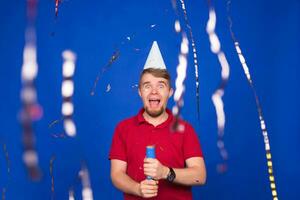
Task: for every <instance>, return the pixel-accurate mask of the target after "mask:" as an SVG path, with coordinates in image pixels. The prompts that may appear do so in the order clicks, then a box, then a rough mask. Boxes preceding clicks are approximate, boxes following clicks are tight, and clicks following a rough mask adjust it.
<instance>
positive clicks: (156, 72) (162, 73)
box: [139, 68, 171, 88]
mask: <svg viewBox="0 0 300 200" xmlns="http://www.w3.org/2000/svg"><path fill="white" fill-rule="evenodd" d="M148 73H149V74H151V75H153V76H154V77H157V78H164V79H166V80H167V81H168V84H169V87H170V88H171V76H170V74H169V72H168V71H167V70H166V69H156V68H147V69H144V70H143V71H142V73H141V75H140V81H139V87H140V86H141V80H142V77H143V76H144V74H148Z"/></svg>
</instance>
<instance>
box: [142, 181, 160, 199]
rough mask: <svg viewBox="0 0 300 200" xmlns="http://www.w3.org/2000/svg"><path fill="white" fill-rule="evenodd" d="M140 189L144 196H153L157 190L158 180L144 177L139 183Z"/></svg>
mask: <svg viewBox="0 0 300 200" xmlns="http://www.w3.org/2000/svg"><path fill="white" fill-rule="evenodd" d="M140 191H141V195H142V197H144V198H150V197H155V196H157V192H158V182H157V181H154V180H147V179H146V180H144V181H142V182H141V183H140Z"/></svg>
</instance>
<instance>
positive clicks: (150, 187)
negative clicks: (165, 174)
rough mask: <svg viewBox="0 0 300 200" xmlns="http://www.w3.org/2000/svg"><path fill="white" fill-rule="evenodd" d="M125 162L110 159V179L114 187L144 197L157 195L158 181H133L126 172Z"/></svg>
mask: <svg viewBox="0 0 300 200" xmlns="http://www.w3.org/2000/svg"><path fill="white" fill-rule="evenodd" d="M126 169H127V163H126V162H125V161H122V160H117V159H112V160H111V171H110V175H111V180H112V182H113V184H114V185H115V187H117V188H118V189H120V190H121V191H123V192H125V193H128V194H133V195H136V196H141V197H144V198H150V197H154V196H156V195H157V190H158V185H157V184H158V183H157V181H154V180H144V181H142V182H141V183H138V182H136V181H134V180H133V179H132V178H130V177H129V176H128V175H127V174H126Z"/></svg>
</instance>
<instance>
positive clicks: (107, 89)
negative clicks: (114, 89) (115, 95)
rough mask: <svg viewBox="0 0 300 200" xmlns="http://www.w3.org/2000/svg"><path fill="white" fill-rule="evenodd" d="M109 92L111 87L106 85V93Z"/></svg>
mask: <svg viewBox="0 0 300 200" xmlns="http://www.w3.org/2000/svg"><path fill="white" fill-rule="evenodd" d="M110 90H111V85H110V84H108V85H107V86H106V92H110Z"/></svg>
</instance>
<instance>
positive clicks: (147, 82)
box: [142, 81, 150, 85]
mask: <svg viewBox="0 0 300 200" xmlns="http://www.w3.org/2000/svg"><path fill="white" fill-rule="evenodd" d="M149 83H150V81H146V82H144V83H142V85H146V84H149Z"/></svg>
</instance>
